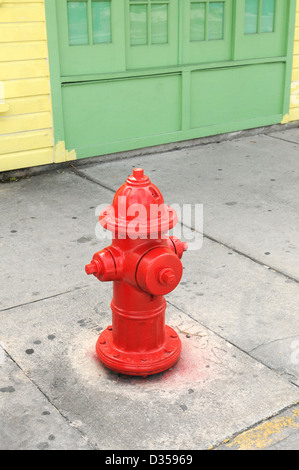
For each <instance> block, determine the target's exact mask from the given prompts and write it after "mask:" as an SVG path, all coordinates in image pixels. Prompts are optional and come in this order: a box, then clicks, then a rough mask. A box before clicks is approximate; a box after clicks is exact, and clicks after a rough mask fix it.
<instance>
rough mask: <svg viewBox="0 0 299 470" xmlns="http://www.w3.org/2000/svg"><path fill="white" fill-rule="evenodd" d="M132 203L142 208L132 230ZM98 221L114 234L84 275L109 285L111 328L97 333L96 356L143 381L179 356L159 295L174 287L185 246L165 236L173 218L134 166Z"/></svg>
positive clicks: (179, 349)
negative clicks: (111, 285)
mask: <svg viewBox="0 0 299 470" xmlns="http://www.w3.org/2000/svg"><path fill="white" fill-rule="evenodd" d="M136 204H142V207H143V210H142V216H141V217H138V224H137V226H138V230H137V231H136V224H135V225H134V223H132V221H133V222H134V218H132V213H134V208H136ZM153 207H154V209H155V208H156V207H157V208H159V210H158V211H153ZM124 208H125V212H124ZM153 214H154V216H153ZM100 223H101V224H102V226H103V227H104V228H106V229H107V230H110V231H112V232H113V241H112V244H111V245H110V246H109V247H107V248H105V249H104V250H101V251H99V252H98V253H96V254H95V255H94V256H93V259H92V261H91V263H90V264H88V265H86V266H85V271H86V273H87V274H88V275H91V274H93V275H94V276H95V277H96V278H97V279H98V280H100V281H102V282H108V281H113V299H112V302H111V310H112V325H111V326H108V327H107V328H106V329H105V330H104V331H103V332H102V333H101V335H100V337H99V339H98V341H97V345H96V351H97V354H98V356H99V358H100V360H101V361H102V362H103V364H104V365H105V366H107V367H108V368H109V369H112V370H113V371H115V372H118V373H122V374H127V375H140V376H144V377H145V376H147V375H150V374H155V373H158V372H162V371H164V370H167V369H169V368H170V367H172V366H173V365H174V364H175V363H176V361H177V360H178V358H179V355H180V352H181V341H180V339H179V337H178V334H177V333H176V332H175V330H174V329H172V328H171V327H169V326H167V325H165V310H166V301H165V298H164V295H166V294H168V293H170V292H172V291H173V290H174V289H175V288H176V287H177V285H178V284H179V282H180V280H181V277H182V274H183V266H182V263H181V258H182V256H183V253H184V251H186V250H187V249H188V245H187V243H186V242H182V241H180V240H179V239H178V238H175V237H168V236H166V233H167V232H168V230H170V229H171V228H172V227H173V226H174V225H175V224H176V223H177V214H176V212H175V211H174V210H173V209H172V208H170V207H169V206H167V205H165V204H164V199H163V196H162V194H161V192H160V191H159V189H158V188H157V187H156V186H155V185H154V184H152V183H151V181H150V179H149V178H148V177H147V176H145V175H144V170H143V169H142V168H136V169H134V171H133V175H132V176H130V177H129V178H128V179H127V181H126V183H125V184H123V185H122V186H121V187H120V188H119V189H118V191H117V192H116V194H115V196H114V199H113V204H111V205H110V206H108V207H107V208H106V209H104V211H103V212H102V213H101V215H100ZM136 233H137V236H136Z"/></svg>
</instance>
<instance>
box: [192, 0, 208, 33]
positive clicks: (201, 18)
mask: <svg viewBox="0 0 299 470" xmlns="http://www.w3.org/2000/svg"><path fill="white" fill-rule="evenodd" d="M205 16H206V4H205V3H191V4H190V41H204V39H205Z"/></svg>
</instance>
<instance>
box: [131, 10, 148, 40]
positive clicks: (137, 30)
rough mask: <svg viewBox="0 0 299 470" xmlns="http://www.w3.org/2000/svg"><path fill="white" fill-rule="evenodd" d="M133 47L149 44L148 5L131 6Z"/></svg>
mask: <svg viewBox="0 0 299 470" xmlns="http://www.w3.org/2000/svg"><path fill="white" fill-rule="evenodd" d="M130 37H131V45H132V46H138V45H144V44H147V5H131V6H130Z"/></svg>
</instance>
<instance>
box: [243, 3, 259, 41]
mask: <svg viewBox="0 0 299 470" xmlns="http://www.w3.org/2000/svg"><path fill="white" fill-rule="evenodd" d="M258 11H259V0H246V4H245V34H255V33H257V25H258Z"/></svg>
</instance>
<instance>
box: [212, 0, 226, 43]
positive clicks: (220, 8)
mask: <svg viewBox="0 0 299 470" xmlns="http://www.w3.org/2000/svg"><path fill="white" fill-rule="evenodd" d="M223 22H224V3H223V2H213V3H210V4H209V39H223Z"/></svg>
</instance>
